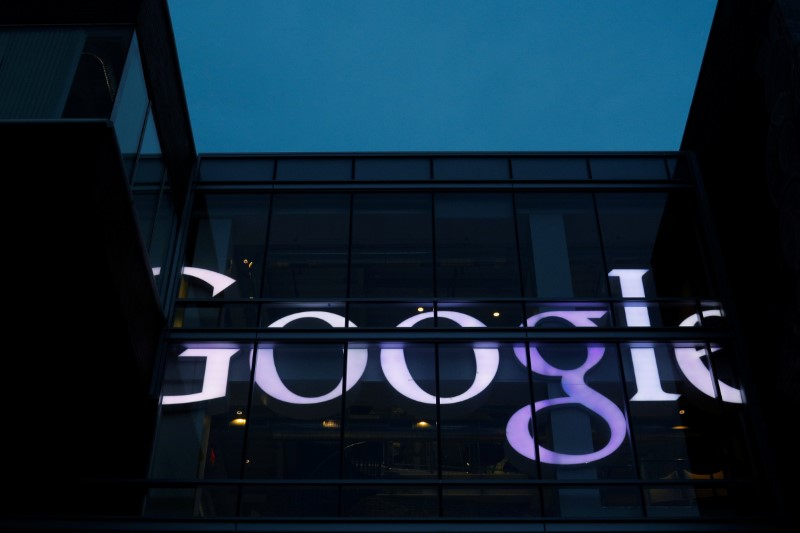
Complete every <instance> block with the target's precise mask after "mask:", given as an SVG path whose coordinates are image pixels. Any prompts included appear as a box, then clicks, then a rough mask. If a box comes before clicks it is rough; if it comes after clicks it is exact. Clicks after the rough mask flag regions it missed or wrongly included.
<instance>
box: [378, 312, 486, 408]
mask: <svg viewBox="0 0 800 533" xmlns="http://www.w3.org/2000/svg"><path fill="white" fill-rule="evenodd" d="M439 316H440V317H443V318H449V319H450V320H452V321H453V322H455V323H457V324H458V325H459V326H461V327H486V325H485V324H483V323H482V322H481V321H479V320H477V319H475V318H473V317H471V316H469V315H465V314H464V313H458V312H456V311H439ZM432 317H433V313H432V312H427V313H420V314H418V315H415V316H412V317H411V318H409V319H407V320H404V321H403V322H401V323H400V324H398V325H397V327H399V328H409V327H411V326H413V325H414V324H416V323H417V322H419V321H420V320H423V319H425V318H432ZM473 352H475V363H476V367H477V368H476V369H475V380H474V381H473V382H472V385H471V386H470V387H469V388H468V389H467V390H466V391H464V392H463V393H461V394H459V395H457V396H451V397H447V398H439V403H440V404H441V405H446V404H454V403H459V402H463V401H465V400H468V399H470V398H472V397H474V396H477V395H478V394H479V393H481V392H482V391H483V390H484V389H486V387H488V386H489V384H490V383H491V382H492V380H493V379H494V376H495V374H497V368H498V366H500V352H499V350H497V348H473ZM381 368H383V373H384V375H385V376H386V380H387V381H388V382H389V384H390V385H391V386H392V387H394V388H395V390H397V392H399V393H400V394H402V395H403V396H405V397H407V398H411V399H412V400H416V401H418V402H422V403H427V404H435V403H436V396H434V395H432V394H430V393H428V392H426V391H424V390H422V387H420V386H419V385H418V384H417V382H416V381H414V377H413V376H412V375H411V372H410V371H409V370H408V365H407V364H406V356H405V354H404V353H403V349H402V348H382V349H381Z"/></svg>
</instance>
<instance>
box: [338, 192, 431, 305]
mask: <svg viewBox="0 0 800 533" xmlns="http://www.w3.org/2000/svg"><path fill="white" fill-rule="evenodd" d="M431 204H432V202H431V195H430V194H402V193H391V194H356V195H355V196H354V198H353V231H352V239H353V246H352V256H351V260H350V261H351V262H350V296H351V297H393V298H416V297H423V298H425V297H431V296H432V295H433V225H432V209H431V208H432V205H431Z"/></svg>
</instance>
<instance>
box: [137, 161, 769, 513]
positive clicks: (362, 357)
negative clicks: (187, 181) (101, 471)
mask: <svg viewBox="0 0 800 533" xmlns="http://www.w3.org/2000/svg"><path fill="white" fill-rule="evenodd" d="M683 159H684V155H683V154H680V153H670V154H664V155H652V156H647V157H643V156H637V157H624V156H613V157H611V156H609V157H599V156H591V157H589V156H587V157H581V156H558V157H551V156H533V155H525V156H520V155H510V156H500V155H493V156H491V157H472V156H469V157H468V156H458V157H456V156H452V157H451V156H433V157H424V156H420V155H414V156H407V157H404V156H386V157H378V156H375V157H366V156H352V157H351V156H344V155H343V156H339V157H319V158H317V157H311V156H309V157H305V158H303V157H299V156H292V157H282V156H265V157H263V158H259V157H230V158H225V157H214V158H209V159H208V160H205V159H202V158H201V161H200V165H199V169H198V174H197V175H198V179H197V180H196V181H195V183H194V186H193V188H192V191H191V208H190V209H188V210H187V217H188V219H187V224H186V225H185V227H186V231H185V232H184V234H183V235H182V237H181V242H180V247H179V257H180V259H179V260H178V261H177V262H176V265H175V272H174V273H173V276H174V279H175V284H174V287H173V292H171V293H169V294H170V302H169V303H170V306H169V309H170V310H171V316H170V324H171V328H170V329H169V331H168V332H167V335H166V346H165V351H164V371H163V386H162V393H161V402H160V403H161V411H160V420H159V424H158V428H157V432H156V442H155V448H154V455H153V462H152V469H151V476H152V478H153V480H154V481H158V482H161V483H164V485H165V486H163V487H159V488H155V489H152V490H151V491H150V493H149V496H148V498H147V502H146V505H145V514H147V515H148V516H154V517H250V518H264V517H290V518H291V517H295V518H296V517H324V518H334V517H371V518H392V517H395V518H396V517H405V518H431V517H444V518H470V517H473V518H474V517H485V518H498V517H507V518H513V519H524V520H558V519H632V520H646V519H648V518H651V517H660V518H664V517H667V518H681V519H684V518H698V517H699V518H707V517H719V516H728V517H730V516H732V515H736V516H739V515H743V514H746V513H747V512H748V510H755V509H757V507H758V503H757V502H758V499H757V498H759V497H760V494H761V491H762V490H763V488H764V487H763V486H762V485H761V484H760V483H761V482H759V481H758V480H759V479H760V476H761V471H760V468H759V466H758V461H757V460H756V456H755V454H754V452H753V450H751V444H750V441H751V438H750V437H749V436H748V435H749V434H750V432H751V431H752V426H751V423H750V419H749V414H748V405H747V394H746V390H745V385H744V384H743V380H742V375H743V374H744V373H745V370H744V369H742V368H741V364H740V357H739V355H740V354H739V352H738V349H737V343H736V339H735V327H734V325H733V324H731V323H730V322H729V321H728V319H727V318H726V316H725V312H724V307H725V306H724V305H723V302H724V295H723V290H724V287H720V286H719V283H718V282H717V281H716V280H717V273H716V271H715V267H714V265H713V263H712V262H711V261H710V260H709V257H710V253H709V251H708V246H709V228H708V227H707V226H706V225H705V223H704V219H703V217H702V216H701V213H702V210H703V206H702V205H701V204H700V202H699V198H700V196H699V195H698V191H697V184H696V183H695V182H694V181H693V180H692V179H691V176H690V175H689V174H688V173H687V172H686V170H685V169H686V168H687V166H686V164H685V161H683ZM678 163H680V164H678ZM676 168H683V169H684V170H683V171H682V172H681V173H677V172H675V169H676ZM173 297H174V300H172V298H173ZM170 484H172V485H171V486H169V485H170Z"/></svg>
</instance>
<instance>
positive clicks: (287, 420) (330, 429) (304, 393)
mask: <svg viewBox="0 0 800 533" xmlns="http://www.w3.org/2000/svg"><path fill="white" fill-rule="evenodd" d="M350 357H351V358H352V359H354V362H353V363H352V364H351V363H348V366H347V370H348V372H349V373H351V374H353V373H357V370H358V364H359V362H360V361H359V360H355V359H356V356H354V355H351V356H350ZM254 368H255V370H254V385H253V402H252V406H251V409H250V416H249V418H248V434H247V448H246V450H247V451H246V458H245V461H244V476H245V478H265V479H296V478H303V479H326V478H338V477H339V472H340V469H341V454H340V448H341V431H342V429H341V426H342V424H341V421H342V393H343V381H342V380H343V378H342V374H343V372H344V369H345V365H344V346H343V345H342V344H339V343H315V344H312V343H289V342H287V343H277V344H260V345H259V346H258V350H257V352H256V357H255V365H254Z"/></svg>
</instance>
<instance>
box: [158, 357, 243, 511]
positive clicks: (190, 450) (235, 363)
mask: <svg viewBox="0 0 800 533" xmlns="http://www.w3.org/2000/svg"><path fill="white" fill-rule="evenodd" d="M250 352H251V347H250V346H249V345H241V344H225V343H202V344H185V345H174V346H171V347H170V348H169V351H168V354H167V362H166V368H165V370H164V380H163V384H162V393H161V394H162V395H161V413H160V418H159V425H158V430H157V432H156V437H155V442H154V451H153V458H152V462H151V467H150V477H153V478H157V479H176V480H195V479H230V478H238V477H240V476H241V473H242V465H243V461H242V453H243V449H244V435H245V426H246V424H247V418H248V415H247V406H248V403H249V390H250V364H249V358H250ZM198 490H199V489H198ZM202 502H203V499H201V498H197V497H196V491H195V489H188V490H187V489H180V488H178V489H170V488H163V489H153V490H151V492H150V495H149V497H148V501H147V506H146V514H178V515H184V516H186V515H188V516H197V515H198V514H201V513H200V511H199V506H201V505H203V503H202ZM223 502H224V503H225V504H226V505H229V506H230V505H233V507H231V508H229V509H228V510H226V511H223V512H221V514H235V512H236V510H235V499H234V500H233V501H224V498H223V501H220V502H217V503H218V505H221V504H222V503H223Z"/></svg>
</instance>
